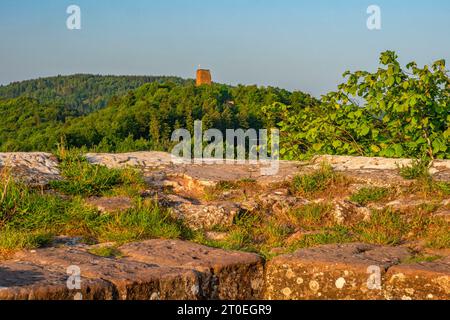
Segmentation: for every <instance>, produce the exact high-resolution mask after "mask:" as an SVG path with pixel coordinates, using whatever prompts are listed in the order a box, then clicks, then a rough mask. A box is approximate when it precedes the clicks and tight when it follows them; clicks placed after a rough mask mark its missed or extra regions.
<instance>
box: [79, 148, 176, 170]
mask: <svg viewBox="0 0 450 320" xmlns="http://www.w3.org/2000/svg"><path fill="white" fill-rule="evenodd" d="M86 158H87V160H88V161H89V162H90V163H92V164H98V165H104V166H107V167H108V168H126V167H142V168H145V167H146V168H149V167H151V168H162V167H165V166H169V165H170V164H171V163H172V157H171V155H170V153H166V152H157V151H151V152H130V153H118V154H111V153H88V154H86Z"/></svg>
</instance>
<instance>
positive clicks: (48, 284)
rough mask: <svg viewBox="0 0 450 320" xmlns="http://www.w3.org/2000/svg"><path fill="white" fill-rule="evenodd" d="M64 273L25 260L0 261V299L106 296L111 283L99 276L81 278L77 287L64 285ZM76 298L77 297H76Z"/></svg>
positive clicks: (65, 282)
mask: <svg viewBox="0 0 450 320" xmlns="http://www.w3.org/2000/svg"><path fill="white" fill-rule="evenodd" d="M68 278H69V275H68V274H64V273H61V272H59V271H58V270H54V269H52V268H50V269H49V268H43V267H42V266H39V265H35V264H32V263H28V262H12V261H8V262H5V263H2V264H0V300H74V299H75V298H76V297H77V294H78V295H79V294H81V295H82V296H81V297H82V299H83V300H110V299H112V298H113V294H114V288H113V286H112V285H111V284H110V283H108V282H106V281H103V280H101V279H87V278H84V277H82V278H81V283H80V285H81V289H80V290H76V289H74V290H71V289H69V288H68V286H67V280H68ZM77 299H79V298H77Z"/></svg>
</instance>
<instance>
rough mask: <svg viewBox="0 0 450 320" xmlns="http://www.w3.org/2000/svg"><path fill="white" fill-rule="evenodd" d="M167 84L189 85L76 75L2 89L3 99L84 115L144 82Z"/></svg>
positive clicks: (178, 80)
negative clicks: (33, 101)
mask: <svg viewBox="0 0 450 320" xmlns="http://www.w3.org/2000/svg"><path fill="white" fill-rule="evenodd" d="M166 81H171V82H174V83H178V84H181V83H184V82H186V81H185V80H183V79H181V78H177V77H152V76H100V75H89V74H76V75H72V76H57V77H49V78H40V79H36V80H27V81H21V82H14V83H11V84H9V85H7V86H0V98H4V99H9V98H18V97H27V98H33V99H36V100H37V101H38V102H39V103H41V104H52V105H58V106H61V107H63V108H65V109H67V110H70V111H71V112H73V113H75V114H78V115H82V114H87V113H89V112H92V111H95V110H99V109H101V108H103V107H105V106H106V104H107V102H108V101H109V100H110V99H111V98H112V97H113V96H120V95H123V94H125V93H127V92H128V91H130V90H133V89H136V88H138V87H140V86H142V85H143V84H145V83H149V82H166Z"/></svg>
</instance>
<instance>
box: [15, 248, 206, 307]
mask: <svg viewBox="0 0 450 320" xmlns="http://www.w3.org/2000/svg"><path fill="white" fill-rule="evenodd" d="M16 258H17V259H20V260H21V261H28V262H31V263H34V264H37V265H40V266H43V267H45V268H54V269H56V270H58V271H60V272H65V271H66V269H67V267H69V266H71V265H74V266H78V267H79V268H80V270H81V275H82V276H84V277H88V278H93V279H103V280H105V281H108V282H110V283H112V284H113V285H114V287H115V289H116V295H115V297H114V298H118V299H123V300H149V299H154V300H156V299H164V300H177V299H188V300H197V299H200V298H202V292H201V291H200V286H199V275H198V272H194V271H193V270H189V269H186V268H172V267H167V266H159V265H157V264H145V263H140V262H135V261H129V260H128V261H126V260H122V259H112V258H104V257H97V256H94V255H92V254H89V253H87V252H84V251H82V250H79V249H73V248H49V249H42V250H36V251H35V252H22V253H19V254H17V255H16Z"/></svg>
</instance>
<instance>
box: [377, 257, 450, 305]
mask: <svg viewBox="0 0 450 320" xmlns="http://www.w3.org/2000/svg"><path fill="white" fill-rule="evenodd" d="M386 291H387V292H388V297H389V298H390V299H397V300H398V299H402V300H425V299H428V300H450V259H449V258H447V259H444V260H441V261H434V262H422V263H415V264H405V265H398V266H393V267H391V268H390V269H389V270H388V272H387V274H386Z"/></svg>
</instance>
